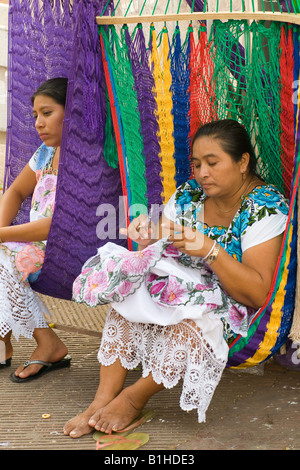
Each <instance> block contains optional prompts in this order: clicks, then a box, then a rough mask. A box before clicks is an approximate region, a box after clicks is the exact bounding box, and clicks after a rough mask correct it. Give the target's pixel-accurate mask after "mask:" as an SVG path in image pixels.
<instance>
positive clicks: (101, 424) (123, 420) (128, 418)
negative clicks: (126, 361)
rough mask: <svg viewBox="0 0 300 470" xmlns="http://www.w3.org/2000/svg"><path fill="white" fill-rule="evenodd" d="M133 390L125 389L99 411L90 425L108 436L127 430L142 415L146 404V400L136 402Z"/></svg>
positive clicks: (90, 421) (130, 388)
mask: <svg viewBox="0 0 300 470" xmlns="http://www.w3.org/2000/svg"><path fill="white" fill-rule="evenodd" d="M132 388H133V387H127V388H125V389H124V390H123V391H122V392H121V393H120V394H119V395H118V396H117V397H116V398H114V400H112V401H110V402H109V403H108V404H107V405H106V406H105V407H104V408H102V409H98V410H97V411H96V413H95V414H94V415H93V416H92V417H91V419H90V420H89V424H90V425H91V426H93V427H94V428H95V429H96V430H97V431H102V432H105V433H107V434H111V433H112V432H113V431H120V430H121V429H124V428H126V426H128V425H129V424H130V423H131V422H132V421H133V420H134V419H135V418H136V417H137V416H138V415H139V414H140V413H141V411H142V409H143V408H144V404H145V403H144V400H141V401H140V400H136V397H135V395H134V393H132Z"/></svg>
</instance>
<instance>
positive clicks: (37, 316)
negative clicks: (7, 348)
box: [0, 144, 57, 338]
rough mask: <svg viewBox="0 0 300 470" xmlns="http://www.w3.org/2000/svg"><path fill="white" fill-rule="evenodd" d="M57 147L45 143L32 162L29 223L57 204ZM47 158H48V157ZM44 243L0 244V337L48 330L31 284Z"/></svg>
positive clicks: (41, 308)
mask: <svg viewBox="0 0 300 470" xmlns="http://www.w3.org/2000/svg"><path fill="white" fill-rule="evenodd" d="M54 153H55V149H54V148H50V147H46V146H45V145H44V144H43V145H42V146H41V147H40V148H39V149H38V150H37V151H36V152H35V154H34V155H33V156H32V158H31V160H30V163H29V164H30V167H31V168H32V169H33V171H35V172H36V179H37V185H36V187H35V191H34V194H33V197H32V207H31V212H30V220H31V221H33V220H38V219H41V218H44V217H51V216H52V215H53V211H54V205H55V191H56V180H57V171H55V170H52V167H51V165H52V159H53V156H54ZM45 156H46V158H45ZM45 250H46V243H45V242H34V243H24V242H5V243H2V244H0V335H1V336H4V335H5V334H7V333H8V332H9V331H10V330H12V331H13V334H14V336H15V337H16V338H18V337H19V335H20V334H22V335H23V336H26V337H29V338H30V337H31V336H32V333H33V330H34V328H46V327H47V326H48V325H47V323H46V321H45V320H44V316H43V313H42V310H43V311H44V312H47V313H49V312H48V310H47V308H46V307H45V306H44V304H43V302H42V301H41V300H40V298H39V297H38V296H37V295H36V294H35V292H33V290H32V289H31V287H30V282H32V281H34V280H36V279H37V277H38V275H39V272H40V270H41V268H42V266H43V263H44V258H45Z"/></svg>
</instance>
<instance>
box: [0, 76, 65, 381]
mask: <svg viewBox="0 0 300 470" xmlns="http://www.w3.org/2000/svg"><path fill="white" fill-rule="evenodd" d="M66 92H67V79H66V78H54V79H50V80H47V81H46V82H45V83H43V84H42V85H41V86H40V87H39V88H38V90H37V91H36V93H35V94H34V95H33V97H32V104H33V116H34V118H35V127H36V130H37V132H38V134H39V136H40V138H41V140H42V141H43V144H42V145H41V146H40V147H39V148H38V149H37V151H36V152H35V153H34V155H33V156H32V157H31V159H30V161H29V163H28V164H27V165H26V166H25V167H24V169H23V170H22V171H21V173H20V174H19V176H18V177H17V178H16V180H15V181H14V182H13V183H12V184H11V186H10V187H9V188H8V189H7V191H5V193H4V195H3V196H2V198H1V200H0V340H1V341H0V353H1V351H2V353H3V354H1V356H3V357H0V362H1V364H0V368H4V367H8V366H10V364H11V358H12V355H13V348H12V344H11V341H10V339H11V334H12V333H13V334H14V336H15V337H16V339H18V338H19V336H20V335H23V336H25V337H27V338H32V337H34V339H35V340H36V343H37V347H36V349H35V351H34V352H33V354H32V355H31V357H30V360H27V361H26V362H25V364H24V365H22V366H20V367H19V368H18V369H17V370H16V371H15V372H14V373H13V374H12V375H11V378H12V380H13V381H15V382H24V381H28V380H32V379H35V378H37V377H39V376H40V375H42V374H44V373H46V372H49V371H51V370H52V369H55V368H60V367H66V366H69V365H70V358H69V357H66V354H67V352H68V351H67V348H66V346H65V345H64V343H63V342H62V341H61V340H60V339H59V338H58V336H57V335H56V334H55V333H54V331H53V330H52V329H51V328H49V327H48V324H47V322H46V321H45V319H44V315H43V312H47V308H46V307H45V305H44V304H43V302H42V300H41V299H40V298H39V297H38V295H37V294H36V293H35V292H34V291H33V290H32V288H31V287H30V281H32V280H35V279H36V278H37V277H38V275H39V271H40V269H41V267H42V265H43V261H44V255H45V249H46V240H47V237H48V234H49V230H50V225H51V219H52V215H53V211H54V206H55V191H56V180H57V172H58V166H59V154H60V145H61V138H62V129H63V120H64V111H65V101H66ZM31 195H33V196H32V206H31V211H30V222H28V223H25V224H21V225H11V223H12V221H13V219H14V218H15V216H16V215H17V213H18V211H19V209H20V207H21V205H22V203H23V201H24V200H25V199H26V198H27V197H29V196H31Z"/></svg>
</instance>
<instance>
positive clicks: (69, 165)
mask: <svg viewBox="0 0 300 470" xmlns="http://www.w3.org/2000/svg"><path fill="white" fill-rule="evenodd" d="M119 3H120V2H118V4H119ZM169 3H170V2H169V1H168V2H167V7H168V6H169ZM183 3H185V2H181V1H180V3H179V4H183ZM187 3H189V4H190V5H191V8H192V10H195V11H203V10H205V11H206V6H207V2H206V1H205V2H202V1H201V0H189V1H188V2H187ZM244 3H245V2H242V5H243V6H244ZM130 4H132V1H130ZM145 4H146V2H144V4H143V8H144V6H145ZM185 4H186V3H185ZM230 4H232V2H230ZM262 4H264V2H262ZM271 4H272V5H273V4H275V2H271ZM276 4H277V6H278V11H279V12H293V13H297V8H296V6H295V2H291V1H290V0H284V1H281V0H280V1H276ZM112 5H113V2H112V1H111V0H108V1H106V0H92V1H91V0H74V1H73V2H71V0H70V1H62V0H57V1H56V2H52V1H51V0H46V1H44V2H43V8H41V6H40V2H39V0H32V1H31V2H27V1H25V0H14V1H13V2H11V5H10V10H9V38H10V39H9V76H8V93H9V115H8V139H7V158H6V174H5V184H6V187H7V186H9V184H10V183H11V182H12V180H13V179H14V178H15V176H16V175H17V174H18V172H19V171H20V169H21V168H22V167H23V166H24V164H25V163H26V162H27V161H28V159H29V158H30V156H31V155H32V154H33V152H34V151H35V149H36V148H37V147H38V145H39V142H38V139H37V138H36V136H35V131H34V126H33V121H32V117H31V115H30V96H31V94H32V92H33V91H34V90H35V89H36V87H37V86H38V84H39V83H40V82H42V81H43V80H45V79H46V78H51V77H54V76H58V75H61V76H68V78H69V88H68V97H67V106H66V118H65V127H64V135H63V141H62V146H61V162H60V171H59V176H58V188H57V198H56V209H55V213H54V217H53V221H52V226H51V231H50V235H49V239H48V243H47V251H46V259H45V264H44V266H43V269H42V273H41V276H40V277H39V279H38V281H37V283H35V284H34V285H33V287H34V288H35V289H36V290H37V291H38V292H41V293H44V294H48V295H51V296H54V297H59V298H66V299H70V298H71V292H72V284H73V280H74V279H75V278H76V277H77V275H78V274H79V273H80V270H81V267H82V265H83V263H84V262H85V261H86V259H87V258H89V257H90V256H92V255H93V254H94V253H95V252H96V249H97V247H99V246H101V244H103V243H106V239H105V238H104V237H103V236H102V238H99V233H98V234H97V227H98V226H99V215H97V214H98V212H97V210H98V207H99V206H100V205H101V204H102V203H103V204H110V205H112V206H113V207H115V208H116V214H118V211H119V203H120V196H122V198H121V199H122V204H123V202H124V203H125V206H126V207H125V214H126V215H127V221H128V223H129V221H130V218H131V217H133V216H134V215H136V213H138V212H146V211H148V210H149V209H150V208H153V206H156V209H157V214H156V215H158V214H159V212H160V211H161V210H162V202H166V201H167V200H168V198H169V196H170V194H171V193H172V192H173V190H174V188H175V187H176V185H178V184H180V183H181V182H182V181H185V180H187V179H188V178H190V177H191V176H192V168H191V165H190V159H189V157H190V141H191V138H192V136H193V133H194V132H195V129H196V128H197V127H198V126H199V125H201V124H202V123H204V122H207V121H210V120H212V119H216V118H224V117H232V118H235V119H237V120H239V121H240V122H242V123H243V124H244V125H245V126H246V128H247V130H248V132H249V134H250V135H251V136H253V142H254V143H255V150H256V152H257V155H258V163H259V165H258V166H259V171H260V172H261V175H262V176H263V178H265V179H266V180H267V181H268V182H272V183H274V184H276V185H277V187H278V188H279V189H280V190H281V191H282V192H284V193H285V195H286V196H287V197H289V198H290V212H289V223H288V225H287V229H286V232H285V236H284V242H283V244H282V249H281V255H280V260H279V262H278V266H277V269H276V273H275V276H274V279H273V285H272V289H271V291H270V294H269V297H268V300H267V302H266V304H265V305H264V306H263V308H262V309H260V310H259V312H257V315H256V317H255V319H254V320H253V322H252V324H251V328H250V330H249V335H248V337H247V338H246V339H244V338H241V337H237V338H236V339H235V340H234V342H233V343H232V344H231V345H230V354H229V361H228V366H230V367H248V366H251V365H255V364H257V363H260V362H262V361H265V360H266V359H267V358H268V357H270V356H271V355H272V354H274V352H275V351H276V350H277V349H278V348H279V347H280V346H281V345H282V344H283V343H284V342H285V340H286V338H287V335H288V332H289V330H290V327H291V322H292V317H293V310H294V300H295V282H296V232H297V230H296V227H297V203H296V202H297V198H296V193H297V186H298V182H299V159H300V154H299V120H298V119H296V116H297V115H298V104H297V99H296V100H295V99H294V98H295V88H293V84H294V83H295V82H294V81H295V80H298V78H299V32H300V31H299V27H298V26H296V25H292V24H287V23H280V22H278V21H276V22H275V21H274V22H272V23H271V25H270V26H267V25H264V24H262V23H260V22H251V23H248V22H247V21H238V20H230V21H226V22H221V21H214V22H213V24H212V26H211V29H210V34H208V33H207V29H206V24H205V23H201V24H200V26H199V24H198V23H196V26H195V24H193V25H190V26H189V27H188V28H187V30H186V31H184V32H182V31H181V29H180V27H179V24H178V25H177V27H175V28H174V33H173V34H172V37H171V36H170V35H169V32H168V29H167V25H163V28H162V30H161V31H160V32H159V33H157V30H156V26H154V25H153V26H152V27H151V28H150V36H149V41H148V45H147V40H146V39H145V36H144V29H143V27H142V26H141V25H138V26H137V27H135V28H134V30H133V31H129V29H128V27H126V26H124V27H121V29H120V32H117V30H116V28H115V26H110V27H108V28H106V27H104V26H101V27H99V30H97V27H96V24H95V17H96V16H97V14H99V12H102V13H101V15H106V14H111V13H112V12H114V11H115V10H116V7H113V6H112ZM156 5H158V2H157V1H156V3H155V7H156ZM217 5H219V2H217ZM166 12H167V8H166ZM175 26H176V25H175ZM41 37H43V38H45V41H41V40H40V38H41ZM250 38H251V41H250ZM293 101H294V102H295V103H294V105H293ZM28 136H30V138H29V139H28ZM132 206H134V211H132ZM28 209H29V205H28V204H25V205H24V207H23V210H22V211H21V212H20V214H19V216H18V219H17V222H21V221H24V220H27V218H28V213H29V211H28ZM116 220H118V216H117V217H116ZM116 228H117V233H118V227H116ZM102 235H103V234H102ZM114 237H116V239H115V241H116V243H120V244H125V243H126V240H122V239H119V238H118V237H117V235H116V234H110V235H109V238H110V239H114Z"/></svg>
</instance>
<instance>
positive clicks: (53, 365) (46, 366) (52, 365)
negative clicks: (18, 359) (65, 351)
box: [10, 355, 71, 383]
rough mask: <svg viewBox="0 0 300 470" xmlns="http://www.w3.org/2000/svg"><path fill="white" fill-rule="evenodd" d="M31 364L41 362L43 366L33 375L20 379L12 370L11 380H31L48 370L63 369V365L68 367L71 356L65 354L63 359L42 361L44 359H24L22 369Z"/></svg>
mask: <svg viewBox="0 0 300 470" xmlns="http://www.w3.org/2000/svg"><path fill="white" fill-rule="evenodd" d="M31 364H41V365H42V366H43V367H42V368H41V369H40V370H39V371H38V372H37V373H36V374H34V375H29V376H28V377H26V378H24V379H22V378H21V377H17V376H16V375H15V373H14V372H13V373H12V374H11V376H10V379H11V381H12V382H16V383H21V382H30V381H31V380H35V379H38V378H39V377H41V376H42V375H45V374H47V373H48V372H52V371H53V370H58V369H63V368H64V367H70V364H71V356H69V355H67V356H65V357H64V358H63V359H61V360H60V361H57V362H44V361H39V360H35V361H26V362H25V363H24V369H26V367H28V366H30V365H31Z"/></svg>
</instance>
